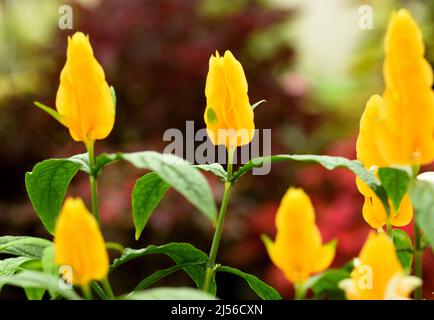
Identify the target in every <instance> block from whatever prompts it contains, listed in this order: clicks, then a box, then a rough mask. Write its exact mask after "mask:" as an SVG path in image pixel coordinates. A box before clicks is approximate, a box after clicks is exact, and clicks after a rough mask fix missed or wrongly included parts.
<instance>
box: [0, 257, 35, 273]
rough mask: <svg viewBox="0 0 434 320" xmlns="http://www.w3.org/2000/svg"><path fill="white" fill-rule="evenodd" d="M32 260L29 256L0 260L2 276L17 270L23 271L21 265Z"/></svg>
mask: <svg viewBox="0 0 434 320" xmlns="http://www.w3.org/2000/svg"><path fill="white" fill-rule="evenodd" d="M30 260H32V258H29V257H16V258H8V259H4V260H0V276H10V275H13V274H14V273H15V272H17V271H22V270H23V268H22V267H21V266H22V265H23V264H25V263H26V262H28V261H30Z"/></svg>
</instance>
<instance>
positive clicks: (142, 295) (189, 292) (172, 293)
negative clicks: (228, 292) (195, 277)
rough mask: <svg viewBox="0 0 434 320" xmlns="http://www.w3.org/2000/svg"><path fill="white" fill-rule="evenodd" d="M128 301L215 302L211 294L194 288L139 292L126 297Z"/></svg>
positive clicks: (162, 288) (163, 288) (156, 289)
mask: <svg viewBox="0 0 434 320" xmlns="http://www.w3.org/2000/svg"><path fill="white" fill-rule="evenodd" d="M125 299H127V300H215V298H214V297H213V296H212V295H210V294H209V293H206V292H203V291H201V290H198V289H193V288H184V287H180V288H166V287H161V288H155V289H149V290H144V291H138V292H135V293H133V294H131V295H128V296H126V297H125Z"/></svg>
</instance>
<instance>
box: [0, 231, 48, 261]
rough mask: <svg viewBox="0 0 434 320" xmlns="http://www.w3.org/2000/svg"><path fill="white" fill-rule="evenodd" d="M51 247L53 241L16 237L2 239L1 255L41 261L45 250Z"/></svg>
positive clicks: (0, 241) (0, 240) (0, 243)
mask: <svg viewBox="0 0 434 320" xmlns="http://www.w3.org/2000/svg"><path fill="white" fill-rule="evenodd" d="M51 245H52V242H51V241H49V240H46V239H42V238H35V237H14V236H4V237H0V253H6V254H11V255H15V256H22V257H28V258H34V259H41V258H42V255H43V252H44V250H45V249H46V248H47V247H50V246H51Z"/></svg>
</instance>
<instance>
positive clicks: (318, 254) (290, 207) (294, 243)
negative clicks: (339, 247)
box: [266, 188, 336, 284]
mask: <svg viewBox="0 0 434 320" xmlns="http://www.w3.org/2000/svg"><path fill="white" fill-rule="evenodd" d="M276 228H277V234H276V238H275V241H274V242H271V241H267V242H268V243H267V242H266V247H267V251H268V254H269V256H270V258H271V260H272V262H273V263H274V265H275V266H277V267H278V268H279V269H280V270H281V271H283V273H284V275H285V277H286V278H287V279H288V280H289V281H290V282H292V283H295V284H300V283H302V282H304V281H306V280H307V279H308V278H309V276H310V275H312V274H314V273H317V272H321V271H323V270H325V269H327V268H328V267H329V266H330V264H331V263H332V262H333V259H334V256H335V251H336V242H335V241H331V242H329V243H328V244H325V245H323V244H322V237H321V233H320V231H319V229H318V227H317V225H316V224H315V211H314V208H313V205H312V203H311V201H310V199H309V196H308V195H307V194H306V193H305V192H304V191H303V190H302V189H298V188H289V190H288V191H287V192H286V194H285V196H284V197H283V199H282V202H281V204H280V206H279V209H278V211H277V214H276Z"/></svg>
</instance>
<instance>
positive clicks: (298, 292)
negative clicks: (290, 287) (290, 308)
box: [294, 282, 306, 300]
mask: <svg viewBox="0 0 434 320" xmlns="http://www.w3.org/2000/svg"><path fill="white" fill-rule="evenodd" d="M294 291H295V295H294V299H295V300H303V299H304V296H305V294H306V290H304V288H303V283H302V282H296V283H294Z"/></svg>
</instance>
